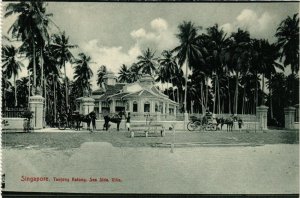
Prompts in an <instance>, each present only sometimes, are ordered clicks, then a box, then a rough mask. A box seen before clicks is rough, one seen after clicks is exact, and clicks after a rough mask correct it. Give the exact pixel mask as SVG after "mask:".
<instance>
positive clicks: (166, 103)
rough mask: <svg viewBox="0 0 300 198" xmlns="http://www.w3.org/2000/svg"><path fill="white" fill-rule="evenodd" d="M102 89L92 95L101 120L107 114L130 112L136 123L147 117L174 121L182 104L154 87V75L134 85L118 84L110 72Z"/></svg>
mask: <svg viewBox="0 0 300 198" xmlns="http://www.w3.org/2000/svg"><path fill="white" fill-rule="evenodd" d="M103 79H104V83H103V84H102V86H101V88H100V89H98V90H95V91H93V92H92V95H91V98H93V99H94V100H95V107H94V109H95V111H96V113H97V114H98V115H99V116H98V117H99V118H101V117H102V114H103V113H112V114H114V113H117V112H120V111H126V112H130V113H131V117H132V119H133V120H144V119H145V116H146V115H150V116H158V115H159V116H161V119H164V120H166V119H167V118H168V119H172V118H173V119H174V118H175V117H176V113H177V111H178V106H179V105H178V103H177V102H175V101H173V100H171V99H169V97H168V96H167V95H165V94H163V93H161V91H160V90H158V89H157V87H156V86H155V85H154V79H153V78H152V77H151V76H150V75H143V76H142V78H141V79H140V80H138V81H136V82H134V83H130V84H126V83H118V82H117V78H116V76H115V75H114V74H113V73H111V72H109V73H108V74H107V75H105V76H104V77H103Z"/></svg>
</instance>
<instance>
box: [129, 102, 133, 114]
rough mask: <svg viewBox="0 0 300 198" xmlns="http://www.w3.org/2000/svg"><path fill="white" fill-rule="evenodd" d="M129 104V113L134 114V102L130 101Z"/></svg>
mask: <svg viewBox="0 0 300 198" xmlns="http://www.w3.org/2000/svg"><path fill="white" fill-rule="evenodd" d="M128 103H129V111H130V112H133V103H132V101H131V100H129V101H128Z"/></svg>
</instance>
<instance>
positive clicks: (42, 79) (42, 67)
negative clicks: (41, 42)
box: [40, 47, 46, 95]
mask: <svg viewBox="0 0 300 198" xmlns="http://www.w3.org/2000/svg"><path fill="white" fill-rule="evenodd" d="M40 58H41V90H42V93H41V95H44V94H46V92H44V94H43V91H44V89H43V87H44V84H45V83H44V59H43V47H41V57H40Z"/></svg>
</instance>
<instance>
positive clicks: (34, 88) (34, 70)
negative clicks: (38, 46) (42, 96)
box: [32, 40, 36, 94]
mask: <svg viewBox="0 0 300 198" xmlns="http://www.w3.org/2000/svg"><path fill="white" fill-rule="evenodd" d="M32 48H33V88H32V89H33V93H34V94H36V62H35V43H34V41H33V40H32Z"/></svg>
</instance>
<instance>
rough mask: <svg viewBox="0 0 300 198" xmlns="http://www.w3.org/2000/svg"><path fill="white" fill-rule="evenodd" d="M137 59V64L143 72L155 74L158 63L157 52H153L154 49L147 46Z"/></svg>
mask: <svg viewBox="0 0 300 198" xmlns="http://www.w3.org/2000/svg"><path fill="white" fill-rule="evenodd" d="M137 59H138V62H137V65H138V66H139V68H140V70H141V71H142V73H143V74H149V75H152V74H154V71H155V70H156V65H157V63H156V58H155V52H152V50H150V49H149V48H147V49H146V50H145V51H143V53H142V55H140V56H138V57H137Z"/></svg>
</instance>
